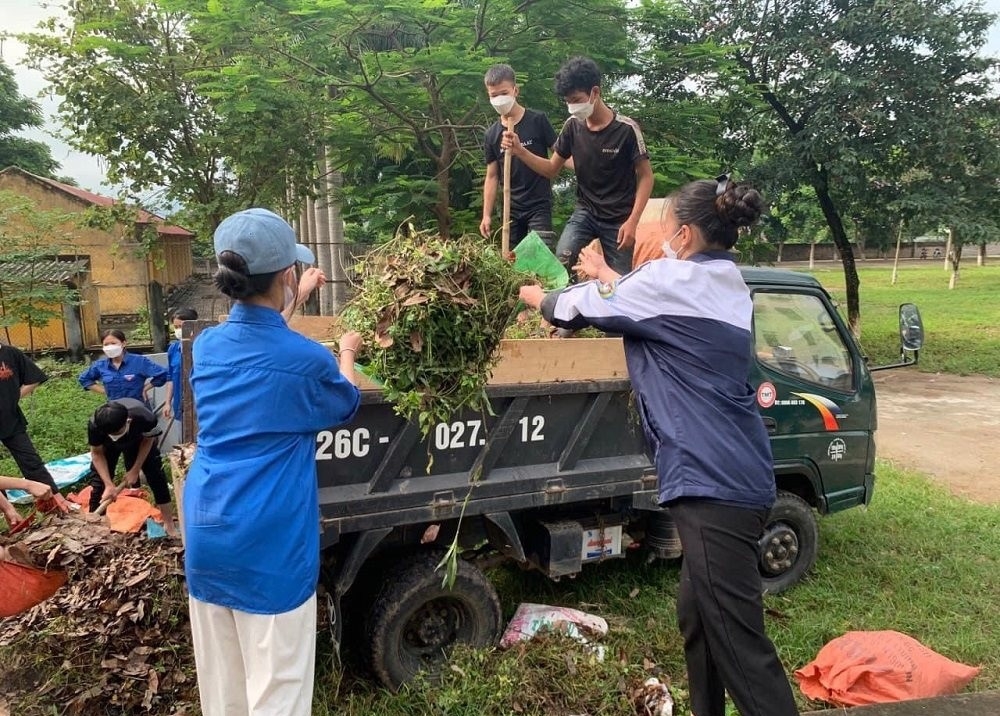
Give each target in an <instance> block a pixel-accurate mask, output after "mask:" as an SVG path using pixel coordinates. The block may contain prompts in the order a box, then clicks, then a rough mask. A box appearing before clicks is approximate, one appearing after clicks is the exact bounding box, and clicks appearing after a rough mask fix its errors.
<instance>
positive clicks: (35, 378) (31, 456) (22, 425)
mask: <svg viewBox="0 0 1000 716" xmlns="http://www.w3.org/2000/svg"><path fill="white" fill-rule="evenodd" d="M46 380H48V377H47V376H46V375H45V373H43V372H42V371H41V369H40V368H39V367H38V366H37V365H35V364H34V363H33V362H32V361H31V360H30V359H29V358H28V357H27V356H26V355H24V353H22V352H21V351H19V350H18V349H17V348H14V347H13V346H6V345H0V442H3V444H4V446H5V447H6V448H7V449H8V450H9V451H10V455H11V457H12V458H14V462H15V463H17V469H18V470H20V471H21V474H22V475H24V476H25V477H26V478H28V479H29V480H33V481H34V482H40V483H42V484H43V485H48V487H49V488H50V489H51V490H52V496H53V498H54V499H55V501H56V505H57V506H58V508H59V509H60V510H61V511H62V512H67V511H68V510H69V502H67V501H66V498H64V497H63V496H62V495H60V494H59V487H58V486H57V485H56V481H55V480H53V479H52V475H51V474H49V471H48V469H46V467H45V463H44V462H42V458H41V457H40V456H39V455H38V451H37V450H36V449H35V446H34V445H33V444H32V442H31V438H29V437H28V420H27V418H25V417H24V411H22V410H21V405H20V402H21V398H24V397H25V396H27V395H28V394H29V393H31V392H32V391H33V390H34V389H35V388H37V387H38V386H39V385H41V384H42V383H44V382H45V381H46ZM22 489H23V488H22ZM29 492H31V490H29Z"/></svg>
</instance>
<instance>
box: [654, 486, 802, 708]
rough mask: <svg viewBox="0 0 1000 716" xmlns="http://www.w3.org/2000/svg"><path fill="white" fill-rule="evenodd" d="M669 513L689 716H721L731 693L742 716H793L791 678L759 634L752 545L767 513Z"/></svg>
mask: <svg viewBox="0 0 1000 716" xmlns="http://www.w3.org/2000/svg"><path fill="white" fill-rule="evenodd" d="M667 507H668V508H669V510H670V516H671V517H673V519H674V522H675V523H676V524H677V531H678V532H679V534H680V539H681V547H682V548H683V550H684V556H683V560H682V563H681V564H682V566H681V579H680V588H679V591H678V595H677V619H678V623H679V624H680V629H681V634H682V635H683V637H684V658H685V660H686V661H687V670H688V685H689V689H690V695H691V711H692V713H693V714H695V716H725V711H726V708H725V692H726V691H728V692H729V695H730V697H731V698H732V699H733V702H734V703H735V704H736V708H737V709H738V710H739V712H740V714H742V716H792V715H793V714H797V713H798V710H797V709H796V706H795V699H794V698H793V697H792V690H791V687H790V686H789V684H788V678H787V677H786V676H785V671H784V669H783V668H782V666H781V661H780V660H779V659H778V654H777V652H776V651H775V649H774V644H772V643H771V640H770V639H768V637H767V634H766V633H765V631H764V602H763V598H762V596H761V583H760V573H759V572H758V570H757V540H758V539H759V537H760V535H761V532H762V530H763V527H764V521H765V519H766V518H767V510H764V509H760V510H755V509H750V508H747V509H744V508H740V507H731V506H728V505H722V504H719V503H718V502H713V501H711V500H697V499H681V500H676V501H673V502H671V503H669V504H668V505H667Z"/></svg>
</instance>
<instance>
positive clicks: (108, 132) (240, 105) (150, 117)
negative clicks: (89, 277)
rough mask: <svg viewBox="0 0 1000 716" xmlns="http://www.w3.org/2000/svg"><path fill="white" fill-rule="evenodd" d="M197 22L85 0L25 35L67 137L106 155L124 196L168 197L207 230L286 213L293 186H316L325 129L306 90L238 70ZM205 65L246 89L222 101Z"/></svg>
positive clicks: (173, 12) (154, 7) (156, 9)
mask: <svg viewBox="0 0 1000 716" xmlns="http://www.w3.org/2000/svg"><path fill="white" fill-rule="evenodd" d="M190 27H191V20H190V18H189V16H187V15H186V14H185V13H184V12H183V11H182V10H178V9H176V8H172V7H170V4H169V3H166V2H156V1H155V0H114V1H112V2H108V1H107V0H83V1H81V2H72V3H67V6H66V8H64V13H63V14H61V15H58V16H55V17H52V18H50V19H49V20H48V21H46V23H44V28H43V29H44V30H45V31H44V32H36V33H31V34H27V35H24V36H22V37H21V39H22V40H23V41H24V42H25V43H26V44H27V45H28V48H29V55H28V57H29V61H30V63H31V65H32V66H33V67H35V68H36V69H39V70H40V71H42V72H43V74H44V76H45V78H46V80H47V81H48V82H49V89H50V90H51V91H52V92H53V93H55V94H57V95H59V96H61V97H62V103H61V104H60V110H59V113H60V118H61V119H62V122H63V124H64V126H65V127H66V129H67V141H69V142H70V144H71V145H72V146H73V147H75V148H76V149H78V150H80V151H83V152H87V153H89V154H94V155H96V156H99V157H101V158H102V159H103V160H104V161H105V162H106V167H107V176H108V182H109V183H111V184H120V185H123V186H124V190H123V195H124V198H128V197H133V198H134V197H138V196H140V195H143V194H146V193H148V192H149V191H150V190H160V191H162V192H163V198H164V202H165V203H166V204H168V205H169V204H177V203H181V204H185V205H186V206H187V207H188V210H187V214H186V217H185V218H186V219H187V221H188V223H189V226H190V228H192V229H194V230H195V231H196V232H197V233H201V234H208V235H210V234H211V233H212V231H213V230H214V228H215V226H216V225H218V223H219V222H220V221H221V220H222V219H223V218H224V217H225V216H227V215H228V214H230V213H232V212H233V211H235V210H238V209H243V208H246V207H247V206H249V205H270V206H282V205H284V204H285V203H286V202H287V196H288V191H289V189H296V190H297V189H299V188H303V189H302V192H303V193H305V192H307V191H308V190H309V188H310V187H311V186H312V183H313V180H314V164H315V154H316V147H317V145H318V142H317V140H316V137H317V134H316V129H317V127H318V126H319V124H320V123H319V122H317V121H316V118H315V117H314V116H313V115H312V114H311V113H310V112H309V111H308V107H309V106H310V105H309V104H308V103H303V102H301V96H300V95H299V94H297V93H294V92H288V91H286V88H285V87H284V86H282V85H280V84H278V85H273V84H271V83H269V82H266V81H264V80H262V79H260V80H258V79H257V78H255V77H254V76H253V75H250V74H241V73H240V66H239V64H238V63H235V62H233V60H232V59H231V57H230V56H229V54H227V50H226V48H224V47H219V46H217V45H209V44H206V43H203V42H201V41H200V40H199V39H197V38H194V37H192V35H191V33H190ZM261 31H262V32H266V31H267V30H264V29H261ZM207 68H215V69H216V71H218V72H219V73H222V74H224V75H225V76H233V74H234V72H235V73H236V74H239V75H240V76H239V77H238V78H237V79H238V82H239V84H240V86H241V87H243V88H244V90H245V91H244V92H243V93H242V94H241V95H240V96H238V97H233V98H228V99H227V98H218V97H217V95H218V93H213V92H212V87H211V86H206V87H203V86H202V82H203V75H204V73H205V72H207ZM251 98H252V99H251Z"/></svg>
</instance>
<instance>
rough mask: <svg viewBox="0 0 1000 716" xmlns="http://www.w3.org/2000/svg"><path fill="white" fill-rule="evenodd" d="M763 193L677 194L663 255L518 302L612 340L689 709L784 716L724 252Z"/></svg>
mask: <svg viewBox="0 0 1000 716" xmlns="http://www.w3.org/2000/svg"><path fill="white" fill-rule="evenodd" d="M762 208H763V202H762V199H761V197H760V194H758V193H757V191H756V190H754V189H753V188H752V187H750V186H748V185H746V184H732V183H730V181H729V179H728V177H724V176H723V177H719V179H717V180H715V181H711V180H703V181H696V182H692V183H690V184H687V185H685V186H683V187H681V188H680V189H678V190H677V191H676V192H675V193H674V194H673V195H672V196H671V197H670V199H669V203H668V207H667V211H666V215H665V217H664V221H663V229H664V236H665V237H666V240H665V241H664V242H663V256H664V258H662V259H656V260H653V261H649V262H647V263H645V264H643V265H642V266H640V267H639V268H637V269H636V270H634V271H632V272H631V273H629V274H626V275H625V276H619V275H618V274H617V273H615V272H614V271H613V270H611V269H610V268H609V267H608V265H607V264H606V263H605V262H604V260H603V257H601V256H600V255H599V254H597V253H596V252H594V251H588V250H586V249H585V250H584V251H583V252H582V253H581V255H580V268H581V269H582V270H583V271H585V272H586V273H587V275H589V276H592V277H594V278H596V279H597V280H596V281H589V282H587V283H582V284H578V285H576V286H570V287H568V288H565V289H563V290H561V291H557V292H553V293H549V294H545V293H544V292H543V291H542V289H541V288H540V287H538V286H525V287H523V288H522V289H521V298H522V299H523V300H524V302H525V303H527V304H528V305H530V306H534V307H536V308H541V312H542V315H543V316H544V317H545V319H546V320H548V321H549V322H550V323H552V324H553V325H554V326H557V327H562V328H569V329H578V328H583V327H585V326H596V327H597V328H600V329H602V330H605V331H608V332H612V333H616V334H620V335H621V336H622V337H623V338H622V340H623V343H624V347H625V359H626V363H627V365H628V371H629V377H630V378H631V381H632V389H633V391H634V392H635V395H636V405H637V408H638V410H639V414H640V416H641V419H642V423H643V428H644V430H645V433H646V439H647V441H648V443H649V447H650V451H651V453H652V455H653V461H654V463H655V465H656V472H657V477H658V483H659V484H658V487H659V502H660V505H661V506H663V507H665V508H666V509H668V510H669V511H670V515H671V517H673V519H674V522H675V523H676V524H677V529H678V532H679V534H680V539H681V546H682V549H683V552H684V556H683V563H682V567H681V578H680V586H679V590H678V595H677V617H678V622H679V625H680V629H681V633H682V634H683V637H684V654H685V659H686V661H687V670H688V686H689V692H690V696H691V711H692V712H693V713H695V714H697V716H724V715H725V693H726V691H728V692H729V695H730V696H731V697H732V699H733V702H734V703H735V704H736V707H737V709H739V712H740V713H741V714H743V716H792V715H793V714H796V713H798V711H797V710H796V707H795V700H794V698H793V697H792V691H791V688H790V687H789V684H788V679H787V677H786V676H785V672H784V669H783V668H782V665H781V661H780V660H779V659H778V656H777V653H776V652H775V649H774V645H773V644H772V643H771V641H770V639H768V637H767V634H766V632H765V629H764V608H763V600H762V597H761V582H760V573H759V572H758V569H757V561H758V560H757V540H758V538H759V537H760V535H761V532H762V530H763V527H764V521H765V520H766V518H767V513H768V510H769V508H770V507H771V505H772V504H773V503H774V500H775V483H774V473H773V469H772V457H771V446H770V442H769V439H768V436H767V430H766V429H765V427H764V424H763V421H762V420H761V417H760V414H759V412H758V410H757V405H756V401H755V394H754V391H753V390H752V389H751V388H750V385H749V382H748V381H749V374H750V359H751V355H752V353H751V344H752V343H751V342H752V337H751V323H752V316H753V304H752V301H751V297H750V291H749V290H748V289H747V286H746V284H745V283H744V281H743V278H742V276H741V274H740V270H739V268H738V267H737V266H736V264H735V262H734V261H733V256H732V254H731V253H730V249H732V248H733V246H734V245H735V243H736V239H737V235H738V233H739V230H740V228H741V227H745V226H750V225H751V224H753V223H754V222H755V221H756V220H757V219H758V217H759V216H760V213H761V210H762Z"/></svg>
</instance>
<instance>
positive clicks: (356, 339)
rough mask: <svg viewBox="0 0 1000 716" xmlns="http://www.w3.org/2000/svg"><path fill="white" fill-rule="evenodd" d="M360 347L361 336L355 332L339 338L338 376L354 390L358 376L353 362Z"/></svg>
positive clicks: (349, 332)
mask: <svg viewBox="0 0 1000 716" xmlns="http://www.w3.org/2000/svg"><path fill="white" fill-rule="evenodd" d="M360 347H361V334H360V333H358V332H357V331H348V332H347V333H345V334H344V335H342V336H341V337H340V351H339V357H338V361H337V362H338V363H339V364H340V374H341V375H342V376H344V378H345V379H346V380H347V382H348V383H350V384H351V385H353V386H354V387H355V388H357V387H358V376H357V374H356V373H355V371H354V360H355V354H356V353H357V352H358V348H360Z"/></svg>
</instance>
